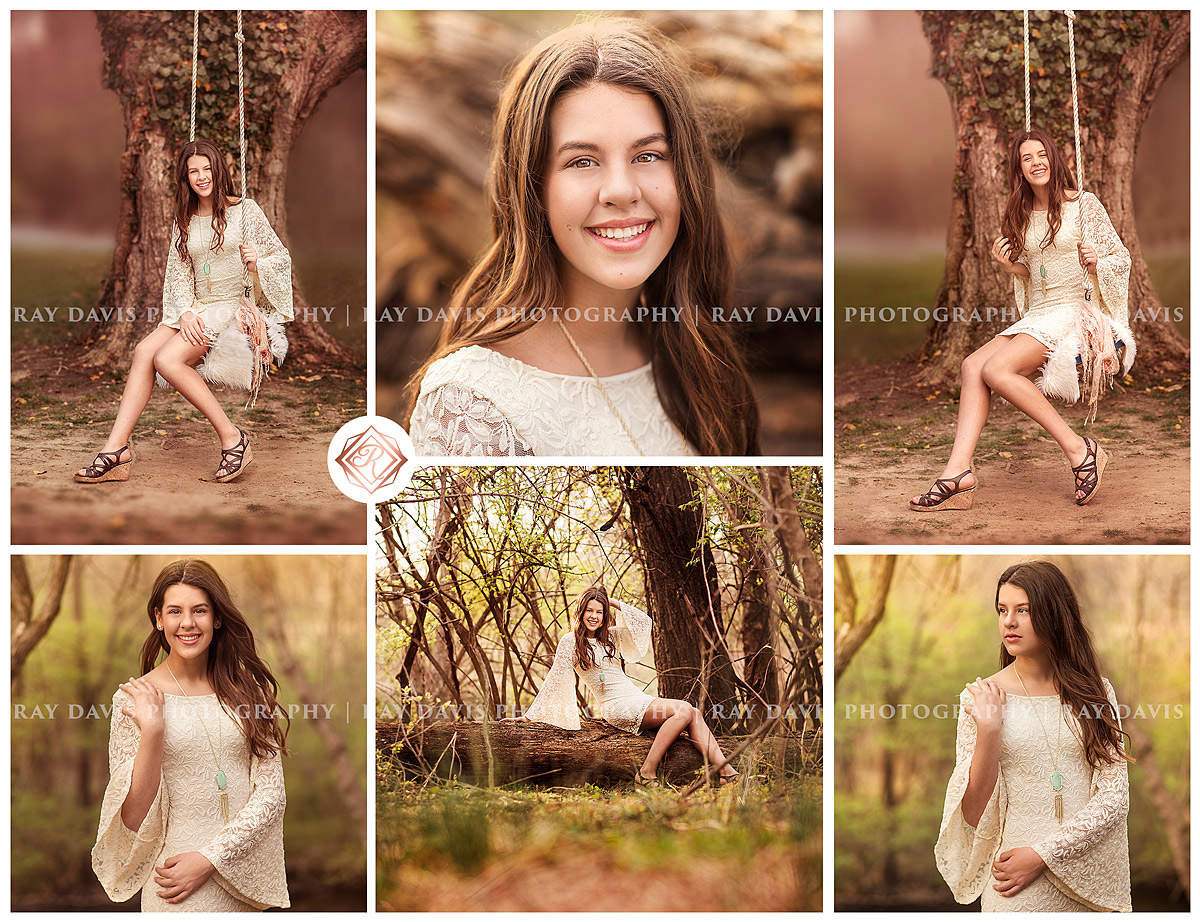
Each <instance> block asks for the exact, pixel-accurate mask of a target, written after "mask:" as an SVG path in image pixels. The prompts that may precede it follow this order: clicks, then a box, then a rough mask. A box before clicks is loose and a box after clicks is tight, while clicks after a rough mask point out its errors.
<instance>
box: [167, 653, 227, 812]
mask: <svg viewBox="0 0 1200 922" xmlns="http://www.w3.org/2000/svg"><path fill="white" fill-rule="evenodd" d="M163 665H164V666H166V667H167V672H169V673H171V678H172V679H175V684H176V685H178V686H179V692H180V694H182V695H183V697H184V698H186V699H187V703H188V706H189V707H190V708H191V709H192V713H193V714H194V715H195V716H196V720H198V721H200V729H201V730H203V731H204V736H205V738H206V739H207V740H208V749H209V751H210V752H211V753H212V756H213V762H215V763H216V765H217V791H218V793H219V795H220V799H221V822H222V823H223V824H224V823H228V822H229V792H228V791H226V790H225V787H226V784H227V781H226V778H225V772H224V771H223V770H222V769H221V756H220V755H219V753H220V752H224V749H225V745H224V743H223V742H222V741H221V718H220V717H218V718H217V748H216V749H213V744H212V737H211V736H209V733H208V727H206V726H205V725H204V721H203V719H201V717H200V712H199V711H197V710H196V705H194V704H192V697H191V695H189V694H188V693H187V692H185V691H184V690H183V685H181V684H180V682H179V679H178V678H176V676H175V672H174V670H172V669H171V664H170V663H163ZM218 700H219V699H218Z"/></svg>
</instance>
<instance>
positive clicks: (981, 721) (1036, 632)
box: [934, 561, 1130, 912]
mask: <svg viewBox="0 0 1200 922" xmlns="http://www.w3.org/2000/svg"><path fill="white" fill-rule="evenodd" d="M996 615H997V621H998V625H997V627H998V632H999V634H1000V665H1001V667H1002V668H1001V670H1000V671H999V672H997V673H996V674H995V675H993V676H990V677H989V678H987V679H976V680H975V681H974V682H973V683H971V684H970V685H968V686H967V687H966V689H964V691H963V693H962V696H961V699H960V700H961V706H962V710H961V716H960V717H959V721H958V739H957V742H956V745H955V764H954V774H953V775H952V776H951V778H950V785H949V787H948V789H947V791H946V804H945V809H944V811H943V813H942V826H941V832H940V833H939V835H938V841H937V846H936V848H935V851H934V853H935V856H936V858H937V865H938V869H939V870H940V871H941V872H942V876H943V877H944V878H945V879H946V883H948V884H949V885H950V889H951V890H952V891H953V892H954V898H955V899H956V900H957V901H958V902H960V903H970V902H973V901H974V900H976V899H979V898H980V897H981V896H982V898H983V899H982V908H983V910H984V912H1004V911H1025V912H1053V911H1057V912H1081V911H1082V912H1086V911H1095V912H1117V911H1124V912H1128V911H1129V910H1130V898H1129V837H1128V833H1127V831H1126V825H1125V817H1126V814H1127V813H1128V812H1129V772H1128V770H1127V763H1128V761H1129V759H1128V757H1127V756H1126V755H1125V748H1124V745H1123V732H1122V730H1121V725H1120V720H1119V718H1118V712H1117V699H1116V695H1115V694H1114V693H1113V688H1112V685H1110V684H1109V682H1108V680H1107V679H1105V678H1102V677H1101V675H1100V666H1099V663H1098V661H1097V659H1096V654H1095V652H1094V651H1093V649H1092V640H1091V635H1090V634H1089V633H1088V629H1087V627H1086V626H1085V625H1084V624H1083V619H1082V616H1081V614H1080V610H1079V601H1078V599H1077V598H1076V597H1075V591H1074V590H1073V589H1072V588H1071V584H1070V583H1069V582H1068V581H1067V578H1066V577H1065V576H1064V575H1063V573H1062V571H1061V570H1059V569H1058V567H1056V566H1054V565H1053V564H1051V563H1048V562H1046V561H1034V562H1031V563H1023V564H1017V565H1016V566H1012V567H1009V568H1008V569H1007V570H1005V571H1004V572H1003V573H1002V574H1001V575H1000V580H999V584H998V585H997V588H996Z"/></svg>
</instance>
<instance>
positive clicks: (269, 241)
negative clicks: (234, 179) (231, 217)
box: [238, 199, 296, 321]
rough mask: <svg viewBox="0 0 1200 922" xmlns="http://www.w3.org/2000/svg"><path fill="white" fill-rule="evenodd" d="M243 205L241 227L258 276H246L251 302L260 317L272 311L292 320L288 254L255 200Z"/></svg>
mask: <svg viewBox="0 0 1200 922" xmlns="http://www.w3.org/2000/svg"><path fill="white" fill-rule="evenodd" d="M243 204H244V206H245V207H244V211H243V214H242V221H243V222H244V224H243V227H242V230H243V233H244V234H245V237H246V242H247V243H249V244H251V245H252V246H253V247H254V250H255V252H256V253H258V275H257V277H255V276H254V274H251V276H250V278H251V280H252V281H253V282H254V300H255V303H256V304H257V305H258V309H259V311H260V312H261V313H262V314H263V315H264V316H268V317H269V316H270V315H272V314H274V315H275V316H276V317H277V318H278V319H279V320H284V321H286V320H293V319H294V318H295V316H296V312H295V310H294V308H293V306H292V256H291V254H290V253H289V252H288V251H287V247H285V246H284V245H283V243H282V242H281V241H280V239H279V237H278V236H276V234H275V231H274V229H272V227H271V224H270V222H269V221H267V216H266V215H265V214H263V210H262V209H261V208H260V207H259V206H258V203H257V202H255V201H254V200H253V199H246V201H245V202H244V203H243ZM238 242H239V243H240V241H238Z"/></svg>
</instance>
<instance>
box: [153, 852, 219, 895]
mask: <svg viewBox="0 0 1200 922" xmlns="http://www.w3.org/2000/svg"><path fill="white" fill-rule="evenodd" d="M154 871H155V874H154V882H155V883H156V884H158V885H159V886H160V887H162V889H161V890H159V891H158V895H159V897H161V898H162V899H164V900H166V901H167V902H168V903H182V902H183V901H184V900H186V899H187V898H188V897H189V896H191V895H192V894H193V893H195V892H196V891H197V890H199V889H200V888H201V887H203V886H204V884H205V883H207V882H208V879H209V878H210V877H212V876H213V874H215V873H216V872H217V869H216V868H214V867H213V863H212V862H211V861H209V860H208V859H207V858H205V857H204V856H203V855H201V854H200V853H199V852H184V853H183V854H181V855H175V856H173V857H171V858H168V859H167V860H166V861H164V862H163V866H162V867H161V868H155V869H154Z"/></svg>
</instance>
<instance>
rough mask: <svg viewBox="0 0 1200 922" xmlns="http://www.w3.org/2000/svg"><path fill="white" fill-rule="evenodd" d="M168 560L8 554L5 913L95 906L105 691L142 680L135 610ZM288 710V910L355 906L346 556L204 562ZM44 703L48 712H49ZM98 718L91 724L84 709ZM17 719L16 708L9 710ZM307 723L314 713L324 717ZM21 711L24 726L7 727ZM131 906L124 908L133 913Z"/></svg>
mask: <svg viewBox="0 0 1200 922" xmlns="http://www.w3.org/2000/svg"><path fill="white" fill-rule="evenodd" d="M173 559H175V558H172V557H156V556H152V557H139V556H124V555H122V556H105V557H73V558H72V557H56V558H49V557H21V556H16V557H13V558H12V563H11V567H12V622H11V633H12V663H11V669H12V679H11V684H12V705H13V717H12V720H11V723H10V727H11V739H12V801H11V802H12V824H11V831H12V852H11V859H12V908H13V909H14V910H16V911H46V910H91V911H96V910H107V909H113V908H115V906H114V904H112V903H110V902H109V901H108V898H107V897H106V896H105V894H104V892H103V890H102V889H101V888H100V884H99V882H98V881H97V880H96V878H95V875H94V874H93V873H92V868H91V858H90V851H91V848H92V845H93V844H94V843H95V841H96V824H97V822H98V821H99V818H100V801H101V799H102V797H103V794H104V789H105V786H106V785H107V783H108V736H109V724H110V720H109V717H108V716H107V713H104V714H102V713H100V712H99V709H100V708H111V705H112V696H113V693H114V692H115V691H116V689H117V685H118V684H120V683H121V682H124V681H127V680H128V678H129V676H131V675H140V674H141V671H140V667H139V661H138V656H139V651H140V650H141V645H142V642H143V641H144V640H145V638H146V635H147V634H148V633H149V628H150V625H149V620H148V618H147V615H146V600H147V597H148V596H149V593H150V590H151V588H152V586H153V582H154V579H155V577H156V576H157V574H158V572H159V570H160V569H161V568H162V567H163V566H165V565H166V564H167V563H169V562H170V561H171V560H173ZM206 559H208V561H209V562H210V563H212V564H213V566H214V567H215V568H216V569H217V572H218V573H220V574H221V576H222V578H223V579H224V580H225V582H226V584H227V585H228V586H229V588H230V592H231V593H232V594H233V597H234V599H235V601H236V602H237V603H238V605H239V607H240V609H241V610H242V613H243V614H244V615H245V616H246V620H247V621H248V622H249V624H250V627H251V629H252V630H253V631H254V634H255V640H256V642H257V645H258V649H259V652H260V654H261V655H262V656H263V658H264V660H265V661H266V663H267V664H268V666H269V667H270V668H271V670H272V672H273V673H274V675H275V678H276V679H277V680H278V681H279V685H280V693H279V702H280V704H281V705H282V706H283V707H284V708H287V707H289V706H292V705H296V706H298V707H302V706H304V705H318V704H319V705H327V706H332V711H331V712H330V714H331V716H330V718H329V719H305V717H304V716H303V712H297V713H296V715H295V716H294V717H293V719H292V724H291V730H290V732H289V734H288V739H287V743H288V746H289V748H290V749H291V750H292V752H291V755H289V756H287V757H285V759H284V773H285V775H286V778H287V794H288V806H287V816H286V818H285V821H284V837H285V838H284V843H285V853H286V863H287V871H288V886H289V889H290V891H291V897H292V907H293V909H297V910H344V911H359V912H361V911H362V910H363V909H364V908H365V906H366V814H367V792H366V778H367V764H366V751H367V750H366V744H367V740H366V737H367V722H366V706H367V698H366V683H365V681H364V676H363V672H362V664H363V662H364V657H365V655H366V630H367V617H366V612H365V611H364V606H365V594H364V593H365V591H366V586H367V573H366V564H365V561H364V560H363V558H362V556H361V555H358V556H357V557H333V556H321V557H313V556H288V557H253V556H248V557H209V558H206ZM51 706H55V707H56V710H55V711H54V712H53V715H51V714H50V711H49V708H50V707H51ZM93 707H94V708H96V709H97V711H95V712H90V713H89V709H90V708H93ZM22 709H23V710H22ZM310 713H325V712H324V711H319V712H310ZM22 714H24V715H25V716H24V717H21V716H20V715H22ZM138 899H139V897H134V899H133V900H132V901H131V902H130V904H128V905H125V906H123V908H126V909H130V908H132V909H133V910H134V911H136V910H137V906H138Z"/></svg>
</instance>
